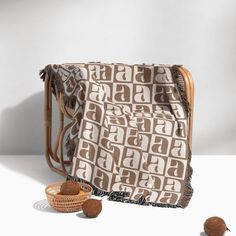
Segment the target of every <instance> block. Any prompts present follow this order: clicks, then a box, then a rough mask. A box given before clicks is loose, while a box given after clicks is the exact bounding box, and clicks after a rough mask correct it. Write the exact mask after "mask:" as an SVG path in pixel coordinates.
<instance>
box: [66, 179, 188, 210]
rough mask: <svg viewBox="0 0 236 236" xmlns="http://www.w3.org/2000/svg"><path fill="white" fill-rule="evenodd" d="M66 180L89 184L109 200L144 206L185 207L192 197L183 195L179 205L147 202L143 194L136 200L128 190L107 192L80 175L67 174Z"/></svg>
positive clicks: (94, 190) (96, 193)
mask: <svg viewBox="0 0 236 236" xmlns="http://www.w3.org/2000/svg"><path fill="white" fill-rule="evenodd" d="M66 180H74V181H78V182H81V183H86V184H89V185H90V186H91V187H92V188H93V194H94V195H95V196H99V197H104V196H108V198H107V200H109V201H116V202H122V203H131V204H136V205H142V206H153V207H165V208H185V207H186V206H187V205H188V202H189V200H190V198H191V197H190V198H189V195H186V196H183V198H182V199H181V202H180V203H178V204H177V205H171V204H162V203H154V202H147V201H146V199H145V197H144V196H141V197H140V198H139V199H138V200H137V201H135V200H130V199H126V197H128V196H129V193H128V192H124V191H112V192H106V191H103V190H101V189H99V188H97V187H95V186H94V185H93V184H91V183H89V182H88V181H86V180H84V179H81V178H79V177H74V176H71V175H67V178H66ZM187 182H188V181H186V184H189V183H187ZM188 186H190V185H188ZM185 187H186V186H185ZM190 188H191V186H190ZM185 194H187V192H184V195H185Z"/></svg>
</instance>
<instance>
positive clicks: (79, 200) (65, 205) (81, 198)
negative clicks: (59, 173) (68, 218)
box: [45, 182, 92, 212]
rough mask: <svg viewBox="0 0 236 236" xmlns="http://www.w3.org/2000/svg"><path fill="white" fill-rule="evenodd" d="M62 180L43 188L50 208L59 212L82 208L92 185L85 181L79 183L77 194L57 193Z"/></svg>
mask: <svg viewBox="0 0 236 236" xmlns="http://www.w3.org/2000/svg"><path fill="white" fill-rule="evenodd" d="M62 183H63V182H58V183H54V184H50V185H48V186H47V187H46V188H45V193H46V195H47V200H48V202H49V204H50V205H51V207H52V208H54V209H55V210H57V211H60V212H76V211H80V210H81V209H82V205H83V203H84V202H85V201H86V200H87V199H89V198H90V196H91V194H92V187H91V186H90V185H88V184H85V183H80V188H81V190H82V191H80V193H79V194H77V195H59V194H58V193H59V192H60V188H61V185H62Z"/></svg>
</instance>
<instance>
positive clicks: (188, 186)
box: [178, 147, 193, 208]
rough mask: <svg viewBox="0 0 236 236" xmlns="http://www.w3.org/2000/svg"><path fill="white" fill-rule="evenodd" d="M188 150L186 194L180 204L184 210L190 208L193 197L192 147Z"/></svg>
mask: <svg viewBox="0 0 236 236" xmlns="http://www.w3.org/2000/svg"><path fill="white" fill-rule="evenodd" d="M188 149H189V150H188V164H187V169H186V175H185V183H184V192H183V195H182V197H181V198H180V200H179V203H178V204H179V205H180V206H181V207H182V208H185V207H187V206H188V204H189V202H190V200H191V198H192V195H193V188H192V186H191V179H192V174H193V168H192V167H191V158H192V153H191V150H190V147H188Z"/></svg>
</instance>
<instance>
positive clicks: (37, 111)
mask: <svg viewBox="0 0 236 236" xmlns="http://www.w3.org/2000/svg"><path fill="white" fill-rule="evenodd" d="M54 103H55V101H54ZM53 107H54V108H55V109H53V122H54V123H58V115H57V112H56V106H53ZM54 130H55V131H56V129H54ZM55 131H54V132H53V133H55ZM53 136H54V135H53ZM35 154H37V155H42V158H38V157H35V156H18V157H17V158H16V157H15V156H13V157H12V156H7V157H0V165H4V166H5V167H6V168H8V169H10V170H13V171H15V172H18V173H21V174H24V175H27V176H29V177H31V178H32V179H34V180H36V181H38V182H40V183H43V184H44V185H46V184H48V183H50V182H55V181H59V180H63V179H64V178H62V177H61V176H59V175H58V174H56V173H54V172H52V171H50V169H49V167H48V166H47V163H46V160H45V158H44V92H43V91H42V92H39V93H36V94H34V95H32V96H30V97H29V98H27V99H25V100H24V101H22V102H21V103H19V104H18V105H17V106H15V107H11V108H7V109H5V110H4V111H3V112H2V114H1V116H0V155H35Z"/></svg>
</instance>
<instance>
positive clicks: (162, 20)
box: [0, 0, 236, 154]
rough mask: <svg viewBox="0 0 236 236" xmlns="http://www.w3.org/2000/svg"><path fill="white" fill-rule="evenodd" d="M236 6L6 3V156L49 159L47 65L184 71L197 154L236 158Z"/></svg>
mask: <svg viewBox="0 0 236 236" xmlns="http://www.w3.org/2000/svg"><path fill="white" fill-rule="evenodd" d="M235 9H236V1H235V0H198V1H194V0H178V1H176V0H165V1H158V0H117V1H112V0H100V1H97V0H94V1H92V0H67V1H66V0H63V1H62V0H61V1H60V0H57V1H56V0H47V1H46V0H40V1H32V0H31V1H30V0H18V1H17V0H0V81H1V85H0V154H42V153H43V83H42V82H41V81H40V80H39V76H38V72H39V69H41V68H43V67H44V66H45V65H46V64H49V63H63V62H88V61H104V62H126V63H142V62H145V63H153V62H155V63H176V64H184V65H185V66H186V67H187V68H189V70H190V71H191V72H192V74H193V77H194V80H195V117H194V118H195V119H194V137H193V141H194V145H193V153H194V154H236V148H235V146H236V108H235V102H236V94H235V93H236V92H235V90H236V78H235V62H236V43H235V42H236V14H235Z"/></svg>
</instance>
